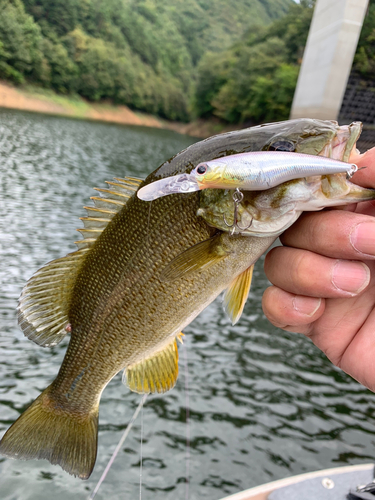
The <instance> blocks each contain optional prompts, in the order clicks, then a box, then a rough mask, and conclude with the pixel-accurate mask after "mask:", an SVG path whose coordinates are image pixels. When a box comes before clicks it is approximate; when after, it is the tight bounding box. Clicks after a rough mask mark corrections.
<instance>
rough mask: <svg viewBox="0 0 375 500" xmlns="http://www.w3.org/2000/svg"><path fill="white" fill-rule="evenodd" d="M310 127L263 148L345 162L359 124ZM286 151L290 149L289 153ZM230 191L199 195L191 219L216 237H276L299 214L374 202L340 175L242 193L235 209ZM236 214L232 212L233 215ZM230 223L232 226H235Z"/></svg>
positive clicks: (304, 126) (370, 192)
mask: <svg viewBox="0 0 375 500" xmlns="http://www.w3.org/2000/svg"><path fill="white" fill-rule="evenodd" d="M323 123H324V125H323V126H321V127H319V126H315V127H311V124H310V123H308V124H306V123H303V122H301V123H298V124H296V126H295V127H292V128H291V130H290V134H289V135H288V133H287V131H285V130H283V131H282V134H280V133H278V134H275V135H274V136H273V137H272V138H271V139H270V141H269V142H268V144H266V145H265V146H264V148H268V149H271V150H272V149H273V150H277V148H283V149H279V150H283V151H286V150H287V148H292V146H293V148H294V151H296V152H298V153H305V154H315V155H321V156H326V157H329V158H333V159H337V160H341V161H349V159H350V155H351V154H353V153H355V152H356V151H357V150H356V142H357V140H358V138H359V135H360V133H361V129H362V126H361V124H360V123H359V122H354V123H352V124H351V125H345V126H339V125H338V124H337V122H323ZM290 150H291V149H290ZM234 193H235V192H234V191H233V190H223V189H205V190H203V191H201V192H200V194H199V208H198V211H197V215H198V216H200V217H202V218H203V219H204V220H205V221H206V223H207V224H209V225H210V226H213V227H215V228H217V229H220V230H221V231H227V232H232V233H241V234H243V235H249V236H272V235H274V236H277V235H279V234H281V233H282V232H283V231H285V229H287V228H288V227H289V226H291V225H292V224H293V222H295V221H296V220H297V219H298V217H299V216H300V215H301V213H302V212H303V211H316V210H322V209H323V208H325V207H330V206H340V205H347V204H350V203H354V202H355V203H358V202H360V201H366V200H371V199H375V191H374V190H372V189H365V188H362V187H360V186H357V185H355V184H353V183H351V182H350V180H349V179H348V178H347V175H346V174H345V173H342V174H332V175H324V176H313V177H305V178H302V179H295V180H291V181H288V182H285V183H283V184H280V185H278V186H276V187H273V188H271V189H268V190H264V191H243V192H242V194H243V198H242V200H241V202H240V203H238V202H236V199H235V198H234V196H235V195H234ZM235 210H236V211H235ZM235 219H236V220H235Z"/></svg>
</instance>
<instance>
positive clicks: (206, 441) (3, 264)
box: [0, 111, 375, 500]
mask: <svg viewBox="0 0 375 500" xmlns="http://www.w3.org/2000/svg"><path fill="white" fill-rule="evenodd" d="M192 142H194V140H193V139H192V138H189V137H186V136H181V135H178V134H175V133H173V132H169V131H168V132H167V131H163V130H156V129H146V128H135V127H119V126H115V125H107V124H99V123H89V122H81V121H74V120H69V119H63V118H54V117H48V116H42V115H33V114H26V113H17V112H10V111H2V112H0V209H1V217H0V433H1V435H2V434H3V432H4V431H5V430H6V429H7V428H8V427H9V425H10V424H11V423H12V422H13V421H14V420H15V419H16V418H17V416H18V415H19V414H20V413H21V412H22V411H23V410H24V409H25V408H26V407H27V406H28V405H29V404H30V403H31V402H32V400H33V399H35V397H37V396H38V395H39V393H40V391H42V390H43V389H44V388H45V387H46V386H47V385H48V384H49V383H50V382H51V381H52V380H53V378H54V377H55V376H56V374H57V371H58V368H59V366H60V364H61V361H62V358H63V355H64V352H65V349H66V345H67V340H66V341H63V342H62V344H60V345H59V346H57V347H55V348H53V349H43V348H41V347H39V346H37V345H35V344H33V343H32V342H30V341H28V340H27V339H26V338H25V337H24V336H23V334H22V333H21V331H20V330H19V328H18V327H17V324H16V313H15V309H16V305H17V298H18V296H19V294H20V291H21V289H22V286H23V285H24V283H25V281H26V280H27V279H28V278H29V277H30V276H31V275H32V274H33V273H34V272H35V271H36V270H37V269H38V268H39V267H40V266H42V265H43V264H45V263H46V262H47V261H49V260H52V259H55V258H57V257H61V256H63V255H65V254H66V253H68V252H70V251H74V250H75V248H76V247H75V245H74V240H76V239H79V238H80V236H79V234H78V233H76V231H75V229H76V228H78V227H81V226H82V224H81V222H80V221H79V219H78V217H82V216H85V211H84V210H83V208H82V206H83V205H87V204H90V203H91V202H90V200H89V198H90V196H94V195H95V192H94V191H93V190H92V187H94V186H97V187H103V185H104V181H105V180H110V179H112V178H113V177H116V176H117V177H121V176H124V175H130V176H137V177H143V176H145V175H146V174H148V173H149V172H151V171H152V170H154V169H155V168H156V167H157V166H158V165H159V164H160V163H162V162H163V161H164V160H165V159H167V158H169V157H170V156H172V155H173V154H175V153H177V152H178V151H180V150H181V149H183V148H185V147H187V146H188V145H189V144H191V143H192ZM262 267H263V266H262V261H260V262H259V263H258V265H257V266H256V270H255V273H254V278H253V285H252V290H251V293H250V297H249V300H248V302H247V304H246V306H245V311H244V314H243V316H242V318H241V320H240V322H239V323H238V324H237V325H236V326H235V327H233V326H232V325H231V324H230V321H229V320H228V318H227V317H226V316H225V314H224V313H223V311H222V307H221V304H220V301H219V300H217V301H216V302H215V303H213V304H212V305H211V306H210V307H209V308H207V309H206V310H205V311H204V312H203V313H202V314H201V315H200V316H199V317H198V318H197V319H196V320H195V321H194V322H193V323H192V324H191V325H190V326H189V327H188V328H186V329H185V330H184V333H185V335H186V336H185V343H184V346H182V347H181V349H180V376H179V379H178V382H177V385H176V387H175V388H174V389H173V390H172V391H171V392H170V393H167V394H165V395H163V396H153V397H150V398H149V399H148V401H147V403H146V406H145V408H144V411H143V417H142V418H143V447H142V454H143V472H142V499H143V500H147V499H152V500H175V499H185V498H187V496H186V475H187V469H188V471H189V476H190V484H189V491H188V495H189V496H188V498H189V499H190V500H198V499H203V498H204V499H206V500H218V499H220V498H221V497H223V496H225V495H228V494H230V493H235V492H237V491H239V490H242V489H245V488H249V487H251V486H255V485H257V484H260V483H263V482H266V481H271V480H274V479H278V478H282V477H285V476H290V475H293V474H298V473H302V472H307V471H311V470H316V469H321V468H326V467H337V466H340V465H348V464H358V463H365V462H370V461H372V460H373V457H374V449H375V439H374V431H375V425H374V409H373V408H374V401H375V396H374V394H372V393H370V392H369V391H367V390H366V389H364V388H363V387H361V386H360V385H359V384H358V383H356V382H355V381H353V380H352V379H351V378H350V377H348V376H347V375H345V374H344V373H342V372H341V371H340V370H339V369H337V368H335V367H333V366H332V365H331V363H330V362H329V361H328V360H327V359H326V358H325V356H324V355H323V354H322V353H321V352H320V351H319V350H318V349H317V348H315V347H314V346H313V345H312V344H311V342H310V341H309V340H308V339H306V338H304V337H302V336H299V335H295V334H290V333H285V332H283V331H281V330H278V329H276V328H274V327H272V326H271V325H270V324H269V323H268V321H267V320H266V319H265V318H264V316H263V313H262V309H261V295H262V292H263V290H264V289H265V287H266V286H267V279H266V277H265V275H264V273H263V269H262ZM139 400H140V396H139V395H136V394H133V393H131V392H130V391H129V390H128V389H127V388H126V387H125V386H124V385H122V383H121V376H120V375H118V376H117V377H116V378H115V379H114V380H113V381H112V382H111V383H110V384H109V386H108V387H107V388H106V390H105V391H104V393H103V396H102V400H101V404H100V422H99V450H98V460H97V463H96V467H95V469H94V472H93V474H92V476H91V477H90V479H89V480H88V481H81V480H79V479H75V478H73V477H71V476H69V475H68V474H66V473H64V472H63V471H62V470H61V469H60V468H59V467H57V466H52V465H50V464H49V463H48V462H46V461H27V462H21V461H15V460H9V459H5V458H0V498H1V500H34V499H38V500H47V499H48V500H50V499H51V498H53V499H54V500H66V499H67V498H69V499H71V500H81V499H82V500H83V499H86V498H87V497H88V494H89V492H90V491H91V490H92V489H93V488H94V486H95V484H96V482H97V481H98V479H99V477H100V475H101V473H102V471H103V468H104V467H105V465H106V463H107V461H108V459H109V457H110V455H111V453H112V452H113V450H114V448H115V446H116V444H117V442H118V441H119V439H120V437H121V434H122V432H123V430H124V428H125V426H126V424H127V422H128V421H129V419H130V418H131V416H132V414H133V412H134V410H135V408H136V406H137V404H138V402H139ZM187 406H188V412H189V415H190V418H189V420H188V422H187V421H186V415H187V411H186V407H187ZM187 435H188V436H189V437H190V448H189V450H188V454H189V456H190V458H189V461H188V467H187V460H186V458H187V447H186V437H187ZM140 441H141V419H140V418H139V419H138V420H137V422H136V424H135V426H134V428H133V430H132V431H131V433H130V435H129V438H128V440H127V441H126V442H125V444H124V446H123V447H122V450H121V452H120V453H119V456H118V458H117V460H116V462H115V464H114V466H113V468H112V469H111V471H110V473H109V475H108V478H107V480H106V481H105V483H103V485H102V488H101V489H100V492H99V494H98V495H97V497H96V498H98V499H108V498H110V499H111V500H117V499H131V500H133V499H136V498H139V476H140V472H139V470H140V467H139V465H140Z"/></svg>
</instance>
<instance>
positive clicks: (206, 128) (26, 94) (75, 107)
mask: <svg viewBox="0 0 375 500" xmlns="http://www.w3.org/2000/svg"><path fill="white" fill-rule="evenodd" d="M0 108H3V109H15V110H20V111H31V112H34V113H44V114H49V115H54V116H66V117H70V118H76V119H81V120H92V121H101V122H106V123H114V124H118V125H136V126H143V127H155V128H163V129H168V130H173V131H175V132H178V133H179V134H185V135H190V136H193V137H197V138H206V137H209V136H211V135H214V134H218V133H220V132H226V131H230V130H236V129H238V128H240V127H235V126H232V127H228V126H224V125H223V124H222V123H220V122H219V121H218V120H217V121H214V120H195V121H193V122H190V123H181V122H170V121H168V120H164V119H162V118H159V117H157V116H154V115H149V114H146V113H141V112H135V111H133V110H131V109H130V108H128V107H127V106H123V105H117V106H116V105H113V104H111V103H106V102H101V103H91V102H88V101H86V100H85V99H83V98H82V97H80V96H63V95H59V94H56V93H55V92H53V91H51V90H47V89H42V88H39V87H32V86H24V87H15V86H13V85H11V84H9V83H8V82H5V81H0Z"/></svg>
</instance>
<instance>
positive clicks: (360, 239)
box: [350, 222, 375, 256]
mask: <svg viewBox="0 0 375 500" xmlns="http://www.w3.org/2000/svg"><path fill="white" fill-rule="evenodd" d="M350 243H351V244H352V246H353V248H354V249H355V250H357V252H361V253H364V254H366V255H371V256H375V222H361V223H360V224H357V225H356V226H354V228H353V229H352V232H351V233H350Z"/></svg>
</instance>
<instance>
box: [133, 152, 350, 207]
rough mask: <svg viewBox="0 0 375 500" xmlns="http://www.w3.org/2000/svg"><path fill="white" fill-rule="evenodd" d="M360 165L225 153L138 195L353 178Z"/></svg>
mask: <svg viewBox="0 0 375 500" xmlns="http://www.w3.org/2000/svg"><path fill="white" fill-rule="evenodd" d="M357 170H358V167H357V165H355V164H350V163H346V162H343V161H339V160H333V159H332V158H326V157H324V156H314V155H307V154H300V153H293V152H286V151H256V152H251V153H240V154H235V155H230V156H224V157H222V158H217V159H215V160H211V161H207V162H203V163H200V164H199V165H197V166H196V167H195V168H194V170H192V171H191V172H190V174H186V173H185V174H180V175H174V176H172V177H167V178H164V179H160V180H158V181H155V182H152V183H151V184H148V185H147V186H144V187H142V188H141V189H140V190H139V191H138V193H137V194H138V198H140V199H141V200H144V201H152V200H156V199H157V198H160V197H162V196H166V195H168V194H174V193H192V192H194V191H199V190H202V189H207V188H211V189H242V190H244V191H262V190H265V189H270V188H272V187H275V186H278V185H279V184H282V183H284V182H287V181H290V180H293V179H301V178H303V177H310V176H314V175H329V174H339V173H343V172H346V174H347V178H348V179H350V178H351V177H352V176H353V175H354V173H355V172H356V171H357Z"/></svg>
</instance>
